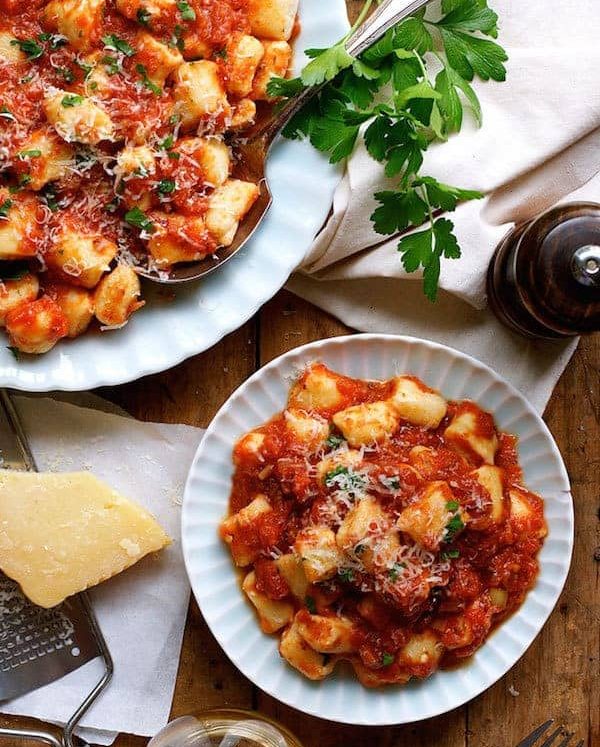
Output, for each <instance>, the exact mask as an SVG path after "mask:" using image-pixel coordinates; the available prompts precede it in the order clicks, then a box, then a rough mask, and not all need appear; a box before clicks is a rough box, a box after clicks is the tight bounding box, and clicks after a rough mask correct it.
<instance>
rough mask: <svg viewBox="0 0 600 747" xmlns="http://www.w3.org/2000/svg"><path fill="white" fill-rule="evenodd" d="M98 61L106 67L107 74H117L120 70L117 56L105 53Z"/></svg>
mask: <svg viewBox="0 0 600 747" xmlns="http://www.w3.org/2000/svg"><path fill="white" fill-rule="evenodd" d="M100 62H102V64H103V65H104V67H105V68H106V72H107V73H108V74H109V75H117V74H118V73H120V72H121V70H122V68H121V63H120V61H119V59H118V58H117V57H113V56H112V55H111V54H105V55H104V57H102V59H101V60H100Z"/></svg>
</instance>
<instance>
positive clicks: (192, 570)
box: [182, 335, 573, 725]
mask: <svg viewBox="0 0 600 747" xmlns="http://www.w3.org/2000/svg"><path fill="white" fill-rule="evenodd" d="M316 360H319V361H323V362H324V363H326V364H327V365H328V366H330V367H331V368H332V369H333V370H334V371H339V372H340V373H343V374H348V375H350V376H356V377H361V378H371V379H387V378H390V377H391V376H394V375H397V374H413V375H416V376H419V377H420V378H422V379H423V381H425V382H426V383H427V384H428V385H429V386H431V387H434V388H436V389H439V390H440V391H441V392H442V394H443V395H444V396H445V397H447V398H449V399H472V400H474V401H475V402H477V403H478V404H479V405H481V407H483V408H484V409H485V410H488V411H490V412H491V413H493V415H494V417H495V419H496V423H497V425H498V426H499V428H500V429H502V430H504V431H507V432H509V433H514V434H516V435H518V436H519V447H518V448H519V458H520V461H521V465H522V466H523V469H524V473H525V484H526V485H527V486H528V487H529V488H530V489H531V490H534V491H536V492H537V493H540V494H541V495H542V496H543V497H544V499H545V515H546V520H547V522H548V528H549V534H548V537H547V539H546V541H545V543H544V546H543V549H542V551H541V554H540V563H541V572H540V575H539V578H538V581H537V583H536V586H535V588H534V589H533V590H532V591H531V592H530V593H529V594H528V596H527V599H526V601H525V603H524V604H523V606H522V607H521V608H520V610H518V612H517V613H515V614H514V615H513V616H512V617H511V618H510V619H509V620H507V621H506V622H505V623H504V624H503V625H501V626H500V627H499V628H498V630H497V631H496V632H494V634H493V635H492V636H491V637H490V638H489V639H488V641H487V642H486V644H485V645H484V646H483V647H482V648H480V649H479V650H478V651H477V653H476V654H475V656H474V657H472V658H471V659H470V660H469V661H468V662H467V663H466V664H465V665H464V666H462V667H460V668H458V669H455V670H452V671H441V672H437V673H436V674H434V675H433V676H432V677H431V678H430V679H428V680H424V681H412V682H411V683H410V684H408V685H406V686H402V687H401V686H399V687H390V688H387V689H378V690H367V689H365V688H364V687H362V686H361V685H360V684H359V683H358V681H357V680H355V679H353V678H352V677H351V675H349V674H348V675H346V674H343V673H336V674H335V675H334V676H332V677H330V678H329V679H326V680H324V681H322V682H318V683H314V682H310V681H309V680H307V679H306V678H304V677H303V676H302V675H300V674H299V673H298V672H296V671H295V670H294V669H292V668H291V667H290V666H288V665H287V664H286V662H285V661H284V660H283V659H281V658H280V656H279V653H278V651H277V643H278V638H277V637H275V636H267V635H265V634H263V633H262V632H261V631H260V628H259V627H258V622H257V618H256V616H255V614H254V612H253V610H252V608H251V606H250V604H249V603H248V602H247V601H246V600H245V598H244V595H243V594H242V591H241V589H240V586H239V581H238V577H237V574H236V572H235V570H234V567H233V563H232V560H231V556H230V554H229V552H228V550H227V549H226V548H225V545H224V544H223V543H222V542H221V541H220V540H219V538H218V535H217V527H218V525H219V523H220V521H221V520H222V518H223V517H224V515H225V514H226V511H227V503H228V497H229V492H230V488H231V476H232V471H233V470H232V463H231V451H232V447H233V444H234V443H235V441H236V440H237V439H238V437H239V436H241V435H242V434H243V433H245V432H246V431H248V430H250V429H251V428H253V427H255V426H257V425H259V424H261V423H263V422H264V421H265V420H267V419H268V418H270V417H272V416H273V415H274V414H275V413H277V412H279V411H280V410H282V409H283V408H284V406H285V402H286V399H287V395H288V392H289V388H290V384H291V381H292V380H293V379H294V378H295V376H296V375H297V373H298V371H299V370H301V369H302V368H303V367H304V366H305V365H306V364H307V363H309V362H311V361H316ZM569 490H570V488H569V479H568V476H567V472H566V470H565V467H564V464H563V461H562V459H561V456H560V453H559V451H558V449H557V447H556V444H555V443H554V440H553V439H552V436H551V435H550V432H549V431H548V429H547V428H546V426H545V425H544V423H543V421H542V420H541V418H540V417H539V416H538V415H537V413H536V412H535V411H534V410H533V408H532V406H531V405H530V404H529V403H528V402H527V400H526V399H525V398H524V397H523V396H522V395H521V394H520V393H519V392H518V391H516V390H515V389H514V388H513V387H512V386H511V385H510V384H508V383H507V382H506V381H504V380H503V379H501V378H500V376H498V374H496V373H494V372H493V371H492V370H491V369H489V368H487V367H486V366H484V365H483V364H482V363H479V362H478V361H476V360H474V359H473V358H470V357H469V356H466V355H463V354H462V353H459V352H457V351H456V350H452V349H451V348H447V347H444V346H442V345H437V344H435V343H432V342H426V341H425V340H418V339H415V338H411V337H397V336H392V335H355V336H351V337H338V338H333V339H330V340H322V341H320V342H315V343H312V344H310V345H305V346H303V347H300V348H297V349H296V350H292V351H291V352H289V353H286V354H285V355H283V356H281V357H280V358H277V359H276V360H274V361H272V362H271V363H269V364H268V365H267V366H265V367H264V368H262V369H261V370H260V371H258V372H257V373H256V374H254V375H253V376H252V377H251V378H250V379H248V381H246V382H245V383H244V384H243V385H242V386H241V387H240V388H239V389H238V390H237V391H236V392H235V393H234V394H233V395H232V396H231V397H230V398H229V400H228V401H227V402H226V403H225V404H224V405H223V407H222V408H221V410H220V411H219V412H218V414H217V415H216V417H215V419H214V420H213V422H212V423H211V425H210V427H209V429H208V431H207V432H206V435H205V436H204V438H203V440H202V443H201V444H200V447H199V448H198V452H197V453H196V457H195V459H194V462H193V464H192V467H191V470H190V474H189V477H188V481H187V485H186V490H185V498H184V505H183V517H182V522H183V550H184V557H185V561H186V566H187V571H188V575H189V577H190V581H191V584H192V589H193V591H194V594H195V596H196V599H197V600H198V604H199V605H200V609H201V610H202V614H203V615H204V618H205V620H206V622H207V623H208V625H209V627H210V629H211V630H212V632H213V634H214V635H215V637H216V638H217V640H218V641H219V643H220V644H221V646H222V647H223V650H224V651H225V653H226V654H227V656H229V658H230V659H231V661H232V662H233V663H234V664H235V665H236V666H237V667H238V668H239V669H240V670H241V671H242V672H243V674H245V675H246V677H248V678H249V679H250V680H252V682H254V683H255V684H256V685H258V686H259V687H260V688H261V689H262V690H265V691H266V692H268V693H269V694H270V695H272V696H274V697H275V698H278V699H279V700H281V701H283V702H284V703H287V704H288V705H290V706H293V707H294V708H297V709H299V710H301V711H304V712H306V713H310V714H312V715H314V716H320V717H321V718H326V719H330V720H332V721H340V722H344V723H352V724H362V725H383V724H402V723H409V722H412V721H419V720H421V719H425V718H429V717H432V716H436V715H438V714H440V713H445V712H446V711H450V710H452V709H453V708H456V707H457V706H460V705H462V704H463V703H465V702H466V701H468V700H471V699H472V698H474V697H475V696H476V695H479V694H480V693H481V692H483V691H484V690H485V689H486V688H488V687H490V685H492V684H493V683H494V682H496V681H497V680H498V679H499V678H500V677H502V675H503V674H504V673H505V672H506V671H507V670H508V669H510V667H512V666H513V665H514V664H515V662H516V661H517V660H518V659H519V658H520V657H521V656H522V655H523V654H524V653H525V651H526V650H527V648H528V647H529V645H530V644H531V643H532V641H533V640H534V638H535V637H536V635H537V634H538V633H539V632H540V630H541V628H542V626H543V625H544V623H545V622H546V620H547V618H548V616H549V615H550V613H551V611H552V609H553V607H554V605H555V604H556V602H557V600H558V597H559V595H560V592H561V590H562V588H563V585H564V582H565V580H566V577H567V572H568V570H569V564H570V560H571V552H572V547H573V506H572V501H571V495H570V492H569Z"/></svg>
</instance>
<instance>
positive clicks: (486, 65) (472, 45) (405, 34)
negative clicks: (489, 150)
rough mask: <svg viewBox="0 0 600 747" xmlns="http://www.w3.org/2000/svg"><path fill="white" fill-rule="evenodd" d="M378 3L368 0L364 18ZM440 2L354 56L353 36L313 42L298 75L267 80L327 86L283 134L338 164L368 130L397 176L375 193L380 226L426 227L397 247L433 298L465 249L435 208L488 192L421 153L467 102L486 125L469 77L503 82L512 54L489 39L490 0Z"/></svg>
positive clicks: (288, 86) (385, 230)
mask: <svg viewBox="0 0 600 747" xmlns="http://www.w3.org/2000/svg"><path fill="white" fill-rule="evenodd" d="M374 2H375V0H364V4H363V9H362V11H361V14H360V19H364V18H365V17H366V13H367V12H368V11H369V9H370V8H371V6H372V5H373V3H374ZM441 10H442V13H441V17H440V15H439V13H438V14H437V15H434V13H429V14H428V12H427V11H426V10H421V11H419V12H417V13H415V14H414V15H413V16H412V17H410V18H407V19H405V20H404V21H403V22H401V23H399V24H398V25H397V26H396V27H395V28H393V29H390V30H389V31H388V32H387V33H386V34H385V35H384V36H383V38H382V39H380V40H379V41H378V42H377V43H376V44H374V45H373V46H372V47H371V48H370V49H368V50H366V51H365V52H363V53H362V54H361V55H359V56H358V57H357V58H355V57H353V56H352V55H351V54H349V53H348V51H347V49H346V42H347V39H348V36H346V37H344V38H343V39H341V40H340V41H339V42H337V43H336V44H334V45H333V46H332V47H330V48H329V49H309V50H307V52H306V54H307V56H308V57H309V58H310V62H309V63H308V64H307V65H306V67H305V68H304V70H303V71H302V73H301V75H300V77H299V78H293V79H291V80H288V79H283V78H275V79H273V80H272V81H271V82H270V83H269V94H270V95H272V96H277V97H278V98H280V99H283V100H285V99H286V98H288V99H289V98H293V97H294V96H297V95H298V94H299V93H301V92H302V90H303V89H304V88H305V87H307V86H319V87H320V90H319V91H318V93H317V94H316V95H315V96H313V98H312V99H310V100H309V101H308V102H307V103H306V104H305V106H304V107H303V108H302V109H301V110H300V111H299V112H297V113H296V114H295V115H294V116H293V117H292V118H291V119H290V121H289V122H288V123H287V125H286V126H285V127H284V129H283V132H282V134H283V135H284V136H285V137H288V138H293V139H299V138H303V137H307V138H308V139H309V140H310V142H311V143H312V145H313V146H314V147H315V148H317V149H318V150H320V151H323V152H324V153H327V154H328V155H329V159H330V161H331V162H332V163H336V162H338V161H340V160H342V159H344V158H346V157H347V156H349V155H350V154H351V153H352V152H353V150H354V148H355V145H356V143H357V141H358V140H359V138H360V137H362V136H363V135H364V143H365V147H366V149H367V151H368V153H369V154H370V155H371V157H372V158H374V159H375V160H376V161H378V162H380V163H381V164H382V168H383V170H384V173H385V176H386V177H388V179H390V180H391V184H390V188H389V189H386V190H385V191H381V192H378V193H377V194H376V195H375V199H376V200H377V202H378V205H377V207H376V209H375V210H374V212H373V214H372V216H371V220H372V221H373V224H374V228H375V230H376V231H377V232H378V233H381V234H383V235H392V234H394V233H401V234H402V233H404V232H405V231H406V230H407V229H409V228H419V227H422V229H421V230H419V231H418V232H415V233H411V234H409V235H406V236H401V237H400V240H399V243H398V251H399V253H400V255H401V258H402V260H401V261H402V263H403V265H404V268H405V269H406V271H407V272H415V271H417V270H419V269H421V270H422V272H423V289H424V292H425V295H426V296H427V297H428V298H429V299H431V300H435V298H436V297H437V286H438V281H439V276H440V271H441V261H442V259H456V258H458V257H460V247H459V245H458V242H457V239H456V236H455V234H454V231H453V229H454V226H453V224H452V222H451V221H450V220H448V219H447V218H445V217H440V216H439V215H438V214H436V211H440V212H448V211H452V210H454V209H456V206H457V205H458V203H459V202H461V201H464V200H473V199H479V198H480V197H481V194H480V193H479V192H477V191H475V190H466V189H460V188H458V187H453V186H451V185H447V184H442V183H440V182H437V180H435V179H433V178H432V177H429V176H426V175H423V174H421V169H422V167H423V154H424V153H425V151H426V150H427V149H428V148H429V146H430V144H431V143H433V142H435V141H438V142H439V141H441V142H443V141H445V140H447V139H448V137H449V136H450V135H451V134H452V133H454V132H458V131H459V130H460V129H461V127H462V125H463V122H464V117H465V108H467V109H468V110H469V111H470V113H471V114H472V116H473V118H474V119H475V121H476V123H477V124H479V125H480V124H481V120H482V112H481V105H480V103H479V100H478V98H477V94H476V92H475V89H474V88H473V86H472V85H471V81H472V80H473V79H474V78H475V77H476V76H477V77H479V78H480V79H482V80H490V79H492V80H496V81H502V80H504V79H505V77H506V68H505V66H504V63H505V62H506V60H507V55H506V52H505V51H504V50H503V49H502V47H500V46H499V45H498V44H497V43H496V42H494V41H492V39H495V38H497V35H498V16H497V14H496V13H495V12H494V11H493V10H492V9H491V8H490V7H489V4H488V0H442V3H441ZM430 63H434V65H435V68H432V65H431V64H430ZM432 70H435V72H432ZM363 126H364V131H363Z"/></svg>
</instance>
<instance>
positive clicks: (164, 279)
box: [135, 0, 430, 285]
mask: <svg viewBox="0 0 600 747" xmlns="http://www.w3.org/2000/svg"><path fill="white" fill-rule="evenodd" d="M429 1H430V0H383V2H381V3H380V5H379V6H378V7H377V9H376V10H375V11H374V12H373V13H372V14H371V15H370V16H369V17H368V18H367V20H366V21H365V22H364V23H363V24H362V25H361V26H360V27H359V28H358V29H357V30H356V31H355V32H354V33H353V34H352V35H351V36H350V38H349V39H348V40H347V41H346V49H347V50H348V52H349V54H351V55H352V56H353V57H357V56H358V55H359V54H361V53H362V52H364V51H365V50H366V49H368V48H369V47H370V46H372V45H373V44H375V42H377V41H378V40H379V39H380V38H381V37H382V36H383V35H384V34H385V33H386V32H387V31H388V30H389V29H390V28H392V27H393V26H395V25H396V24H397V23H399V22H400V21H402V20H404V19H405V18H407V17H408V16H410V15H412V14H413V13H415V12H416V11H418V10H420V9H421V8H422V7H424V6H425V5H427V3H428V2H429ZM324 85H326V84H325V83H323V84H322V85H320V86H312V87H310V88H305V89H304V90H302V91H301V92H300V93H299V94H298V95H297V96H295V97H294V98H292V99H289V100H288V101H287V102H286V103H285V104H284V105H283V106H282V107H281V108H280V109H279V110H278V111H277V113H276V114H275V116H274V117H272V118H271V119H269V120H268V121H267V122H266V123H259V124H257V125H255V126H254V128H251V129H250V130H248V131H246V132H245V133H244V138H243V139H240V140H239V141H238V142H237V143H235V144H234V147H233V151H234V155H235V159H236V160H235V167H234V170H233V176H234V177H235V178H237V179H242V180H243V181H248V182H253V183H254V184H257V185H258V186H259V188H260V193H259V196H258V199H257V200H256V201H255V202H254V205H253V206H252V207H251V208H250V210H249V211H248V212H247V213H246V215H245V216H244V218H243V220H242V221H241V222H240V224H239V226H238V229H237V232H236V234H235V237H234V239H233V242H232V243H231V244H230V245H229V246H226V247H221V248H220V249H219V250H218V254H214V255H211V256H207V257H205V258H204V259H201V260H198V261H196V262H189V263H185V264H178V265H176V266H174V267H172V268H171V269H169V270H165V271H162V272H157V271H156V270H154V269H151V268H145V267H136V268H135V269H136V272H137V273H138V275H141V276H142V277H145V278H147V279H148V280H151V281H152V282H154V283H159V284H161V285H179V284H181V283H189V282H192V281H195V280H200V279H201V278H204V277H206V276H207V275H210V274H211V273H213V272H215V270H218V269H219V268H220V267H222V266H223V265H224V264H225V263H226V262H228V261H229V260H230V259H231V258H232V257H234V256H235V255H236V254H237V253H238V252H239V251H240V250H241V249H242V248H243V247H244V246H245V245H246V243H247V242H248V240H249V239H250V237H251V236H252V235H253V234H254V232H255V231H256V229H257V228H258V227H259V226H260V224H261V222H262V220H263V219H264V217H265V215H266V214H267V212H268V211H269V208H270V206H271V203H272V202H273V197H272V194H271V190H270V188H269V183H268V181H267V177H266V173H265V164H266V160H267V157H268V155H269V150H270V148H271V145H272V144H273V141H274V140H275V138H276V137H277V135H279V133H280V132H281V130H282V129H283V128H284V127H285V125H286V124H287V123H288V122H289V121H290V119H291V118H292V117H293V116H294V114H296V113H297V112H298V111H300V109H302V107H303V106H304V105H305V104H306V103H307V102H308V101H309V100H310V99H312V98H313V96H315V95H316V94H317V93H318V92H319V91H320V90H321V89H322V88H323V86H324Z"/></svg>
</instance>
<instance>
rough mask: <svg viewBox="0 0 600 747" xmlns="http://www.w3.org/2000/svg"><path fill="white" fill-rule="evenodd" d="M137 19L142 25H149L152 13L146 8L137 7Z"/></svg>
mask: <svg viewBox="0 0 600 747" xmlns="http://www.w3.org/2000/svg"><path fill="white" fill-rule="evenodd" d="M135 17H136V18H137V20H138V23H141V25H142V26H146V28H148V27H149V26H150V19H151V18H152V14H151V13H150V11H149V10H148V9H147V8H144V7H142V8H138V12H137V13H136V16H135Z"/></svg>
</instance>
